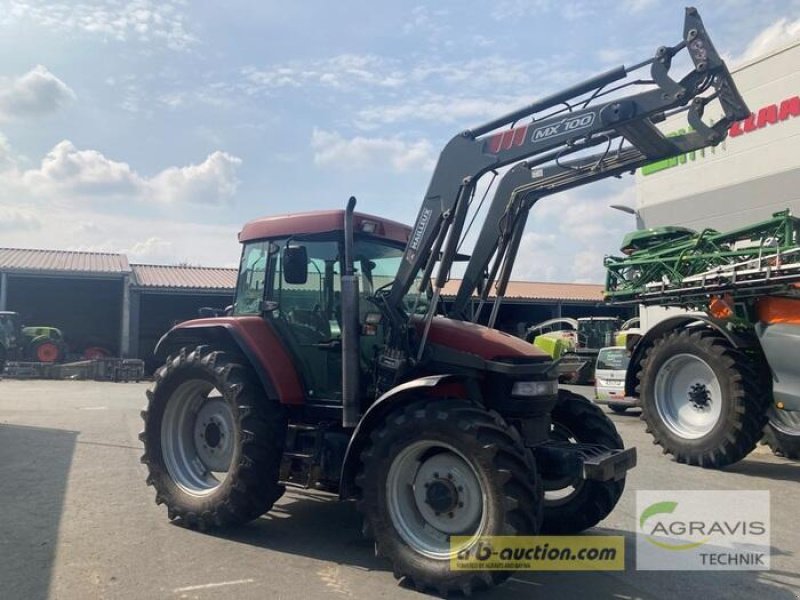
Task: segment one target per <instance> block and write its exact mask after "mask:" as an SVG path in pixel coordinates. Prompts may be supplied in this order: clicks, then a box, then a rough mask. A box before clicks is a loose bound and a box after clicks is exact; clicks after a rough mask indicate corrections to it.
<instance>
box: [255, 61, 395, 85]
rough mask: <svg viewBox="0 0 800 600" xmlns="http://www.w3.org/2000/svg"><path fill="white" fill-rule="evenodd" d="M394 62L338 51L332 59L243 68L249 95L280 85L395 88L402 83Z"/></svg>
mask: <svg viewBox="0 0 800 600" xmlns="http://www.w3.org/2000/svg"><path fill="white" fill-rule="evenodd" d="M397 69H398V64H397V61H395V60H392V59H385V58H383V57H380V56H377V55H372V54H340V55H338V56H334V57H332V58H326V59H321V60H310V61H294V62H290V63H286V64H280V65H271V66H269V67H264V68H257V67H253V66H249V67H245V68H243V69H242V75H243V77H244V90H245V92H247V93H248V94H251V95H252V94H258V93H263V92H269V91H271V90H275V89H279V88H299V87H303V86H312V85H318V86H321V87H327V88H348V89H349V88H353V87H358V86H363V85H369V86H378V87H383V88H395V87H398V86H400V85H402V84H403V83H405V79H404V76H403V75H402V73H401V72H400V71H398V70H397Z"/></svg>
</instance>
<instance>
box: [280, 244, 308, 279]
mask: <svg viewBox="0 0 800 600" xmlns="http://www.w3.org/2000/svg"><path fill="white" fill-rule="evenodd" d="M281 266H282V267H283V279H284V281H286V283H290V284H292V285H303V284H304V283H306V281H308V252H306V247H305V246H286V248H284V249H283V262H282V265H281Z"/></svg>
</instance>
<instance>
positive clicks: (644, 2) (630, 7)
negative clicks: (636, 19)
mask: <svg viewBox="0 0 800 600" xmlns="http://www.w3.org/2000/svg"><path fill="white" fill-rule="evenodd" d="M658 2H659V0H624V1H623V2H622V4H621V7H622V9H623V10H624V11H625V12H630V13H640V12H644V11H646V10H650V9H651V8H654V7H655V6H657V5H658Z"/></svg>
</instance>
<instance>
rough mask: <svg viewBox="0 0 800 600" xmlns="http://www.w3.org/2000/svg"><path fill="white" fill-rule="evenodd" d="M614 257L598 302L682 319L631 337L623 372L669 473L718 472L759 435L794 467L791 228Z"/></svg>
mask: <svg viewBox="0 0 800 600" xmlns="http://www.w3.org/2000/svg"><path fill="white" fill-rule="evenodd" d="M623 252H624V253H626V254H627V256H624V257H611V258H608V259H607V260H606V268H607V273H608V275H607V282H606V297H607V299H608V300H609V301H610V302H614V303H636V304H642V305H645V306H669V307H680V308H683V309H684V311H677V314H672V316H668V317H667V318H664V319H663V320H661V321H660V322H658V323H657V324H656V325H654V326H653V327H651V328H650V329H649V330H648V331H646V332H645V333H644V334H643V336H642V338H641V339H640V341H639V342H638V344H637V345H636V347H635V349H634V353H633V357H632V359H631V363H630V368H629V371H628V377H627V382H626V394H628V395H636V396H639V397H640V400H641V405H642V409H643V414H642V418H643V419H644V420H645V421H646V422H647V425H648V431H649V432H650V433H651V434H652V435H653V438H654V440H655V441H656V442H657V443H658V444H660V445H661V446H662V447H663V448H664V450H665V451H666V452H669V453H671V454H672V455H674V456H675V458H676V459H677V460H678V461H679V462H685V463H689V464H693V465H700V466H703V467H724V466H726V465H729V464H732V463H734V462H736V461H738V460H741V459H742V458H744V457H745V456H747V454H748V453H749V452H750V451H751V450H752V449H753V448H754V447H755V446H756V444H757V443H758V441H759V440H760V439H761V436H762V431H763V432H764V435H765V438H766V441H767V443H769V445H770V446H771V447H772V449H773V450H774V451H775V452H776V453H778V454H783V455H785V456H788V457H792V458H800V362H798V360H797V357H798V355H800V219H797V218H795V217H792V216H791V215H790V214H789V212H788V211H784V212H781V213H776V214H775V215H774V216H773V218H771V219H769V220H766V221H763V222H760V223H756V224H754V225H751V226H748V227H744V228H740V229H737V230H735V231H730V232H726V233H720V232H718V231H713V230H709V229H707V230H704V231H700V232H693V231H691V230H687V229H680V230H678V229H677V228H669V229H667V230H664V229H659V230H648V231H642V232H637V233H636V234H632V235H629V236H628V237H626V239H625V242H624V243H623ZM686 311H688V312H686ZM765 425H766V430H765V429H764V427H765Z"/></svg>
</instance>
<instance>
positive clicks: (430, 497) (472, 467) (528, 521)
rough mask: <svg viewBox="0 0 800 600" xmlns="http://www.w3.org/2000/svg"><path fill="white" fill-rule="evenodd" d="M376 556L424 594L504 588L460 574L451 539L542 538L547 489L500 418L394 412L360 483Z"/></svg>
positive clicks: (415, 408) (466, 407)
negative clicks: (453, 560) (452, 564)
mask: <svg viewBox="0 0 800 600" xmlns="http://www.w3.org/2000/svg"><path fill="white" fill-rule="evenodd" d="M356 484H357V485H358V487H359V490H360V499H359V501H358V508H359V510H360V511H361V513H362V514H363V515H364V519H365V529H367V530H368V531H370V533H371V536H372V537H373V539H374V540H375V552H376V554H377V555H379V556H383V557H384V558H387V559H388V560H389V561H391V563H392V566H393V572H394V576H395V578H397V579H400V580H402V581H403V583H404V584H406V585H411V586H414V587H415V588H416V589H418V590H420V591H425V590H431V589H432V590H435V591H436V592H438V593H439V594H442V595H447V594H449V593H451V592H460V593H463V594H470V593H471V592H472V591H473V590H478V589H485V588H488V587H490V586H491V585H494V584H497V583H500V582H502V581H503V580H505V579H506V578H508V576H509V575H510V573H508V572H501V571H491V572H477V571H456V570H451V568H450V559H451V557H452V555H453V552H454V551H452V550H451V546H450V541H449V540H450V536H454V535H463V536H468V537H470V538H472V539H471V540H469V541H467V542H466V543H465V544H464V545H462V546H461V547H459V548H458V549H457V550H463V549H465V548H473V547H474V545H475V543H476V541H477V538H478V537H479V536H494V535H536V534H537V533H538V531H539V524H540V523H541V518H542V515H541V506H542V487H541V479H540V478H539V475H538V473H537V471H536V464H535V462H534V461H533V457H532V455H531V453H530V452H529V451H528V450H526V448H525V447H524V446H523V445H522V442H521V440H520V437H519V436H518V435H517V433H516V431H515V430H513V429H512V428H510V427H509V426H508V425H506V424H505V422H504V421H503V420H502V418H501V417H499V416H498V415H497V414H496V413H491V412H488V411H486V410H485V409H483V408H480V407H478V406H477V405H475V404H473V403H470V402H467V401H464V400H446V399H441V400H439V399H431V400H427V401H418V402H413V403H411V404H409V405H407V406H405V407H402V408H399V409H397V410H395V411H393V412H390V413H389V414H388V416H387V417H386V418H385V420H384V421H383V423H381V424H380V425H378V426H377V427H376V428H375V430H374V431H373V432H372V433H371V435H370V439H369V443H368V444H367V446H366V447H365V449H364V451H363V452H362V454H361V469H360V471H359V473H358V475H357V477H356Z"/></svg>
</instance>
